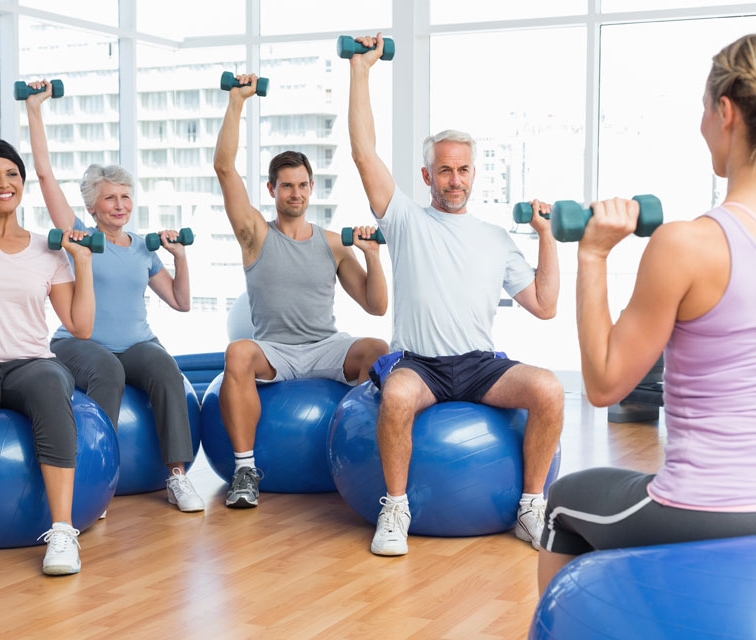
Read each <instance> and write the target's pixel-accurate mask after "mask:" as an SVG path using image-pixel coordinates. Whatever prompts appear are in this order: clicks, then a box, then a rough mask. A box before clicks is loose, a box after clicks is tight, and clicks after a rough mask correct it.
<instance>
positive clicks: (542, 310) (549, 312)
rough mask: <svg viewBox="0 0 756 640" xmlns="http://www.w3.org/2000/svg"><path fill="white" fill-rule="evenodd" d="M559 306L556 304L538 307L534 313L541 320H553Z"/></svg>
mask: <svg viewBox="0 0 756 640" xmlns="http://www.w3.org/2000/svg"><path fill="white" fill-rule="evenodd" d="M556 314H557V306H556V304H552V305H548V306H541V307H538V308H537V309H536V310H535V311H534V313H533V315H535V317H536V318H538V319H539V320H551V319H553V318H556Z"/></svg>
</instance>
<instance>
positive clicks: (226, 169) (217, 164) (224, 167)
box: [213, 153, 233, 178]
mask: <svg viewBox="0 0 756 640" xmlns="http://www.w3.org/2000/svg"><path fill="white" fill-rule="evenodd" d="M213 169H214V170H215V175H217V176H218V178H225V177H226V176H228V175H229V174H230V173H231V170H232V169H233V165H229V163H228V162H226V160H225V159H224V158H223V157H222V156H219V155H218V154H217V153H216V154H215V156H214V157H213Z"/></svg>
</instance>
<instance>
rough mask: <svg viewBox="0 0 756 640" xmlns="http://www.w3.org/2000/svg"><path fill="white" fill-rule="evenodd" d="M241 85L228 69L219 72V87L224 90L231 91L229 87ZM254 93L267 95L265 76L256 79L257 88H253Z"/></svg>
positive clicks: (262, 96)
mask: <svg viewBox="0 0 756 640" xmlns="http://www.w3.org/2000/svg"><path fill="white" fill-rule="evenodd" d="M241 86H242V85H241V83H240V82H239V81H238V80H237V79H236V76H235V75H234V74H233V73H231V72H230V71H224V72H223V73H222V74H221V81H220V88H221V89H223V90H224V91H231V89H233V88H234V87H241ZM245 86H246V85H245ZM255 93H256V94H257V95H258V96H260V97H261V98H264V97H265V96H267V95H268V79H267V78H258V79H257V88H256V89H255Z"/></svg>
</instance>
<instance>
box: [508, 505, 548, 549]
mask: <svg viewBox="0 0 756 640" xmlns="http://www.w3.org/2000/svg"><path fill="white" fill-rule="evenodd" d="M545 513H546V500H544V499H543V498H533V499H532V500H531V501H530V504H522V503H520V508H519V509H518V510H517V525H515V535H516V536H517V537H518V538H519V539H520V540H524V541H525V542H529V543H530V544H532V545H533V548H534V549H535V550H536V551H537V550H538V549H540V548H541V533H542V532H543V523H544V515H545Z"/></svg>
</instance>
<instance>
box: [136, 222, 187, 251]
mask: <svg viewBox="0 0 756 640" xmlns="http://www.w3.org/2000/svg"><path fill="white" fill-rule="evenodd" d="M168 242H172V243H176V242H177V243H178V244H183V245H185V246H186V245H189V244H192V243H194V233H192V230H191V229H190V228H189V227H184V228H183V229H179V233H178V237H177V238H176V239H175V240H169V241H168ZM144 244H146V245H147V249H148V251H157V250H158V249H159V248H160V247H162V246H163V243H162V242H161V240H160V234H159V233H148V234H147V235H146V236H144Z"/></svg>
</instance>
